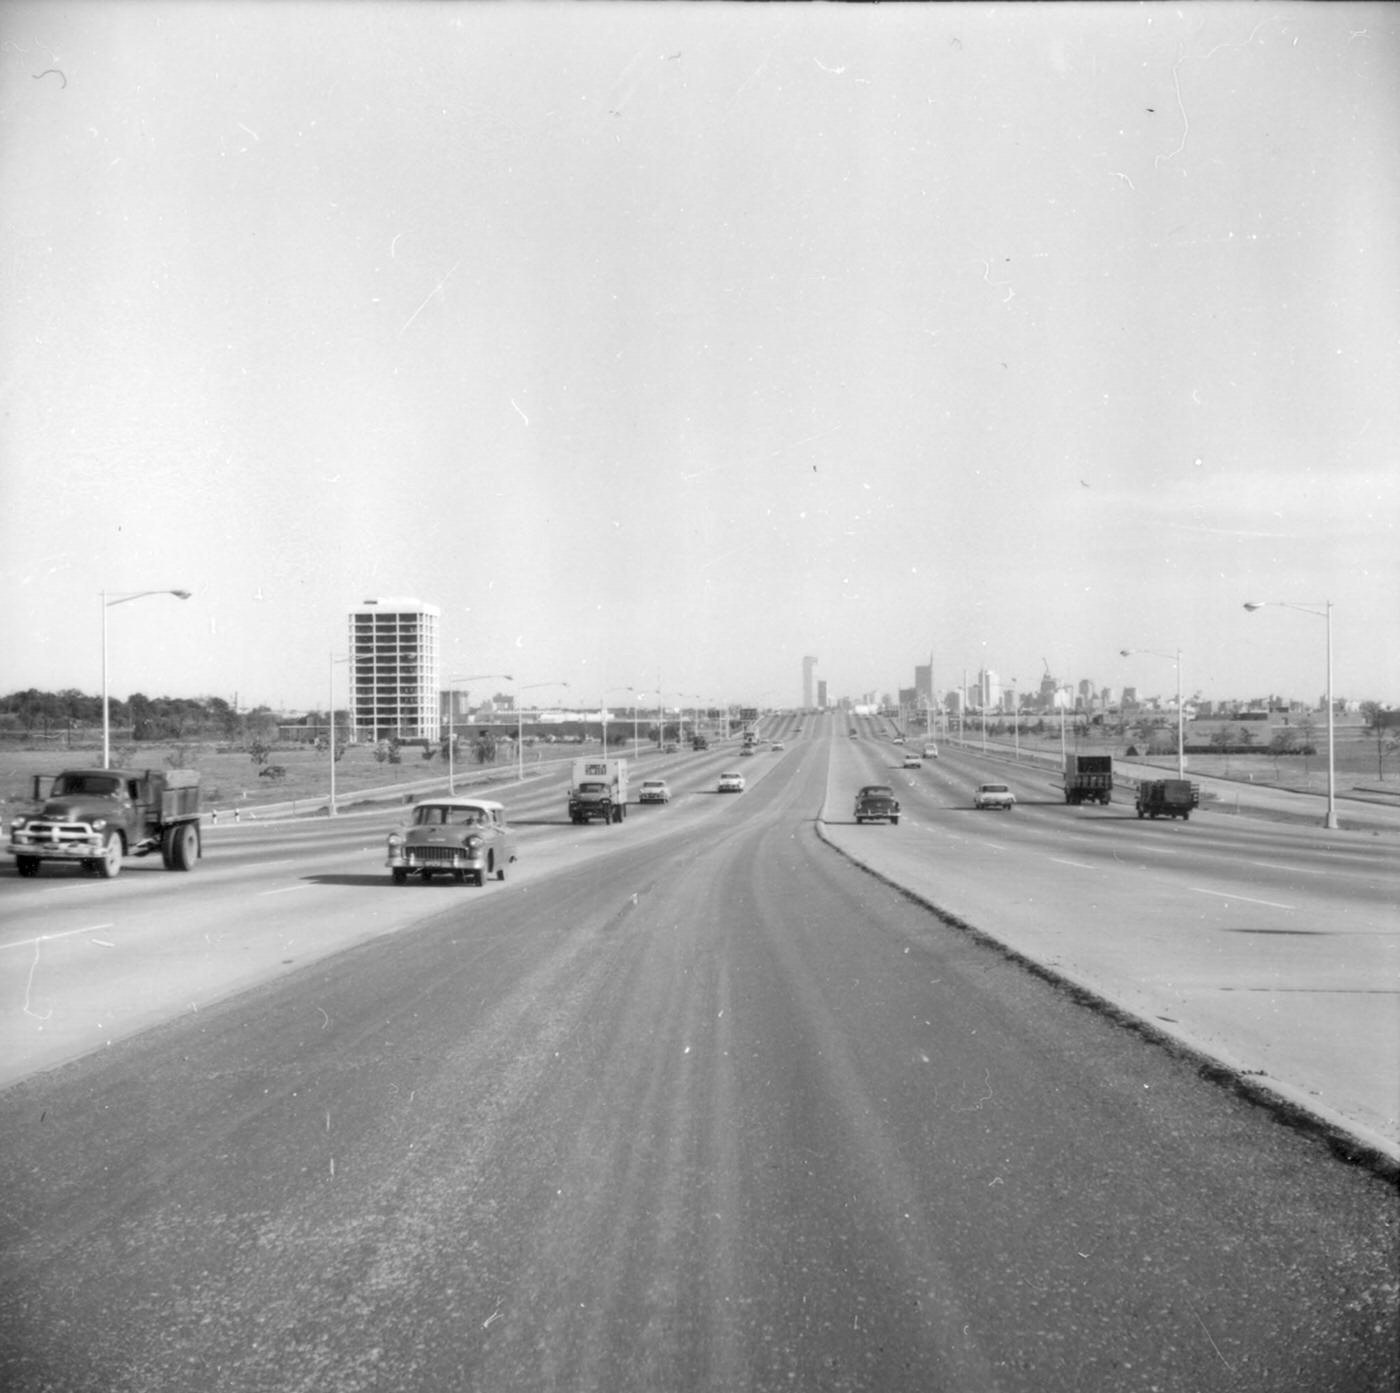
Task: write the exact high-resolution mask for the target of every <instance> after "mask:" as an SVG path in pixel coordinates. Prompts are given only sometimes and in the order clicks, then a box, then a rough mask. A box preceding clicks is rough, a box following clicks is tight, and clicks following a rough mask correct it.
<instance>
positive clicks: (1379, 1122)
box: [825, 741, 1400, 1158]
mask: <svg viewBox="0 0 1400 1393" xmlns="http://www.w3.org/2000/svg"><path fill="white" fill-rule="evenodd" d="M863 743H864V742H861V744H854V743H853V744H852V746H851V747H850V748H847V747H846V746H844V745H843V744H842V743H841V742H840V741H837V742H836V743H835V748H834V751H833V757H832V766H831V779H830V782H829V789H828V802H827V813H826V815H827V818H828V821H827V823H826V824H825V827H826V834H827V836H828V838H829V839H830V840H831V841H832V842H833V843H834V844H835V845H837V846H838V847H840V848H841V849H842V850H843V851H844V852H845V853H847V854H849V855H851V856H853V857H856V858H857V859H858V860H859V861H860V862H861V863H862V864H864V865H866V866H868V867H870V868H871V869H872V870H874V871H876V872H877V873H879V874H881V875H884V876H887V877H889V878H890V879H891V880H892V881H893V882H895V883H896V884H899V885H902V886H905V887H908V888H910V889H912V890H914V891H915V892H916V893H918V894H920V895H921V896H922V897H923V898H924V899H925V900H926V901H927V902H928V903H930V904H932V905H935V906H937V907H938V909H939V910H941V911H943V912H944V913H946V914H948V915H950V916H953V917H954V918H955V919H957V920H960V921H962V922H963V923H966V924H970V925H972V926H974V927H979V928H982V929H983V930H985V931H986V932H987V933H988V934H989V935H991V936H992V937H994V938H996V939H997V940H998V941H1000V942H1003V943H1006V944H1008V945H1009V946H1011V947H1012V948H1014V949H1015V950H1017V951H1019V952H1022V953H1024V954H1025V955H1026V956H1027V957H1029V958H1030V959H1032V960H1034V961H1036V962H1038V963H1042V964H1044V965H1046V966H1047V967H1049V968H1051V969H1052V970H1053V971H1055V972H1056V973H1057V974H1059V975H1061V976H1063V977H1066V978H1067V979H1069V980H1070V981H1073V982H1075V983H1077V984H1079V985H1081V986H1084V987H1087V988H1089V989H1090V990H1091V991H1094V992H1096V993H1097V994H1099V995H1100V996H1103V997H1106V998H1108V999H1109V1000H1110V1001H1112V1002H1114V1003H1116V1004H1117V1005H1119V1006H1122V1007H1124V1008H1126V1009H1127V1010H1129V1011H1131V1012H1132V1013H1133V1014H1135V1015H1136V1016H1138V1017H1139V1018H1141V1019H1144V1020H1146V1021H1148V1022H1149V1023H1151V1024H1152V1025H1153V1026H1154V1027H1155V1028H1157V1029H1158V1030H1159V1031H1160V1032H1161V1033H1163V1034H1165V1035H1168V1036H1172V1037H1174V1038H1176V1039H1178V1040H1181V1041H1183V1042H1184V1043H1186V1044H1188V1045H1189V1046H1191V1047H1192V1048H1194V1049H1198V1050H1203V1051H1204V1052H1206V1053H1207V1054H1209V1055H1210V1056H1211V1057H1212V1058H1214V1059H1216V1060H1219V1061H1222V1062H1224V1063H1225V1064H1226V1065H1227V1066H1229V1067H1230V1068H1232V1069H1233V1070H1234V1071H1235V1072H1236V1073H1238V1074H1239V1075H1241V1076H1244V1077H1247V1078H1248V1079H1250V1080H1251V1081H1252V1083H1251V1086H1252V1087H1256V1088H1258V1089H1261V1090H1267V1091H1268V1092H1269V1093H1270V1094H1272V1095H1274V1096H1277V1097H1280V1098H1282V1099H1284V1100H1285V1101H1286V1102H1287V1103H1288V1104H1290V1105H1296V1106H1301V1107H1303V1108H1305V1109H1306V1110H1307V1111H1308V1112H1309V1113H1310V1114H1313V1115H1315V1116H1317V1117H1320V1118H1321V1119H1322V1120H1323V1122H1324V1123H1325V1124H1326V1125H1329V1126H1334V1127H1337V1128H1338V1129H1340V1130H1341V1131H1343V1132H1345V1133H1347V1134H1349V1135H1351V1136H1356V1137H1360V1138H1361V1139H1362V1140H1363V1142H1365V1143H1366V1144H1367V1145H1370V1146H1373V1147H1376V1148H1378V1149H1379V1150H1381V1151H1382V1152H1384V1153H1385V1154H1387V1155H1389V1156H1390V1157H1392V1158H1397V1157H1400V1117H1397V1111H1400V862H1397V860H1396V858H1395V856H1394V852H1393V846H1392V844H1391V843H1389V842H1387V841H1385V840H1382V839H1378V838H1374V837H1368V836H1363V835H1359V834H1355V833H1344V834H1340V835H1339V834H1336V833H1323V832H1320V831H1318V830H1317V829H1315V828H1312V827H1303V826H1289V825H1285V824H1281V823H1269V822H1255V821H1251V820H1247V819H1237V818H1229V817H1220V816H1212V815H1211V814H1210V813H1209V812H1203V813H1201V814H1198V815H1197V816H1196V817H1193V818H1192V819H1191V821H1190V822H1160V821H1159V822H1151V821H1139V820H1138V818H1137V817H1136V816H1135V815H1134V814H1133V813H1132V812H1131V810H1129V809H1122V808H1120V807H1118V805H1116V804H1114V805H1110V806H1109V807H1108V808H1098V807H1094V808H1088V807H1085V808H1069V807H1066V806H1065V805H1064V804H1063V802H1062V801H1061V802H1054V801H1049V800H1048V796H1047V790H1046V787H1045V784H1044V775H1043V773H1042V772H1039V771H1029V772H1028V773H1023V772H1021V771H1018V770H1016V769H1014V768H1010V769H1008V767H1007V766H1004V765H997V764H992V763H985V764H984V763H982V762H981V761H979V760H977V759H975V758H972V757H969V756H968V755H966V754H963V755H960V756H957V757H955V758H953V759H951V760H942V761H939V762H938V763H937V764H936V765H932V764H931V765H930V766H927V767H926V768H925V769H924V770H920V771H913V770H910V771H904V770H900V769H897V768H894V769H892V768H890V764H891V762H892V758H893V760H894V761H897V759H898V755H897V754H896V755H894V756H893V757H892V756H891V753H890V750H889V749H888V747H884V748H881V747H877V746H869V747H865V748H862V745H863ZM984 771H985V772H984ZM991 771H995V774H994V776H995V777H997V778H1004V779H1006V781H1007V782H1009V783H1010V784H1011V786H1012V787H1013V789H1014V791H1015V792H1016V794H1017V796H1018V798H1021V799H1024V800H1026V801H1023V802H1021V803H1019V804H1018V806H1017V807H1016V809H1015V810H1014V811H1013V812H1010V813H990V812H983V813H978V812H974V811H972V809H971V807H970V800H971V793H970V791H971V789H972V788H973V787H975V785H976V783H977V782H978V781H979V779H981V778H983V777H992V776H993V773H992V772H991ZM874 777H879V778H881V779H883V780H884V781H886V782H891V783H893V785H894V786H895V787H896V789H898V790H899V794H900V797H901V799H902V801H903V803H904V810H905V815H904V816H903V817H902V818H901V822H900V826H899V827H897V828H889V827H884V826H865V827H857V826H855V825H853V823H852V822H851V818H850V812H849V807H850V801H851V796H852V793H853V790H854V788H855V787H856V786H857V785H859V784H860V783H861V782H864V781H867V780H870V779H871V778H874ZM1036 799H1040V800H1042V801H1039V802H1036V801H1034V800H1036Z"/></svg>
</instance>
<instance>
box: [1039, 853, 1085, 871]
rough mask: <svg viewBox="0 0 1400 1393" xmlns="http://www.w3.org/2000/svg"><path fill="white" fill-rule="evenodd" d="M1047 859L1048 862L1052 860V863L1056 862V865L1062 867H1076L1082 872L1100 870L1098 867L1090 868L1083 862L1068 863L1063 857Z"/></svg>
mask: <svg viewBox="0 0 1400 1393" xmlns="http://www.w3.org/2000/svg"><path fill="white" fill-rule="evenodd" d="M1047 859H1048V860H1051V861H1054V862H1055V863H1056V865H1060V866H1075V867H1077V868H1078V869H1079V870H1081V871H1096V870H1098V867H1097V866H1088V865H1085V863H1084V862H1083V861H1066V860H1065V859H1064V858H1063V857H1062V856H1051V857H1048V858H1047Z"/></svg>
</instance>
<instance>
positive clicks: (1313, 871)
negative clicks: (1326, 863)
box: [1249, 861, 1327, 875]
mask: <svg viewBox="0 0 1400 1393" xmlns="http://www.w3.org/2000/svg"><path fill="white" fill-rule="evenodd" d="M1249 864H1250V865H1251V866H1263V867H1264V869H1265V870H1266V871H1297V872H1298V874H1299V875H1326V874H1327V872H1326V871H1324V870H1319V869H1318V868H1317V867H1315V866H1280V865H1279V864H1278V862H1277V861H1251V862H1250V863H1249Z"/></svg>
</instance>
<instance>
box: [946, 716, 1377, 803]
mask: <svg viewBox="0 0 1400 1393" xmlns="http://www.w3.org/2000/svg"><path fill="white" fill-rule="evenodd" d="M1207 738H1208V736H1205V735H1203V734H1202V733H1201V732H1200V731H1199V730H1197V731H1195V732H1194V733H1193V732H1192V731H1189V730H1188V732H1187V736H1186V743H1187V744H1188V745H1190V744H1193V743H1199V742H1201V741H1203V740H1205V739H1207ZM1334 740H1335V746H1336V751H1335V764H1336V780H1337V792H1338V793H1339V794H1343V793H1350V792H1352V791H1353V790H1355V791H1358V792H1359V791H1363V790H1366V791H1369V790H1382V791H1385V792H1389V793H1393V794H1394V795H1395V796H1397V797H1400V755H1394V754H1392V755H1389V756H1387V758H1386V760H1385V765H1384V778H1383V779H1382V778H1381V777H1380V774H1379V773H1378V771H1377V766H1376V741H1375V737H1374V736H1373V735H1371V734H1370V733H1369V732H1368V731H1366V730H1365V729H1364V728H1363V727H1360V726H1355V725H1343V726H1339V727H1338V728H1337V730H1336V732H1335V737H1334ZM966 743H968V744H970V745H972V744H975V736H972V735H969V736H968V737H967V739H966ZM999 743H1001V744H1003V745H1004V744H1005V743H1007V742H1006V738H1005V737H1002V738H1001V740H1000V742H999ZM1133 744H1134V741H1133V740H1132V739H1129V738H1127V737H1118V736H1107V737H1102V738H1098V737H1096V738H1093V739H1090V740H1088V741H1080V743H1079V744H1078V745H1075V744H1074V743H1073V741H1071V743H1070V746H1069V748H1070V749H1071V750H1076V749H1077V750H1078V752H1079V753H1081V754H1109V755H1112V756H1113V757H1114V759H1126V758H1128V748H1129V746H1131V745H1133ZM1260 744H1263V745H1267V744H1268V736H1267V735H1264V736H1263V737H1262V738H1261V740H1260ZM1021 747H1022V749H1028V750H1035V751H1037V752H1039V753H1042V754H1045V755H1050V756H1053V757H1054V759H1055V760H1057V761H1058V759H1059V755H1060V741H1059V736H1058V734H1054V735H1051V734H1049V733H1047V734H1046V735H1043V736H1028V735H1026V734H1024V733H1023V734H1022V736H1021ZM1139 749H1141V746H1140V745H1139ZM1132 759H1133V762H1134V763H1135V764H1151V765H1155V766H1157V767H1158V768H1160V769H1162V770H1163V772H1164V773H1165V774H1168V775H1174V774H1175V773H1176V750H1175V747H1174V746H1173V748H1172V749H1171V750H1170V751H1169V752H1167V753H1165V754H1154V755H1151V756H1148V755H1146V754H1143V753H1138V754H1136V755H1134V756H1132ZM1186 772H1187V774H1188V775H1192V776H1195V777H1196V778H1212V779H1236V780H1238V781H1239V782H1241V783H1251V784H1259V785H1263V786H1268V787H1271V788H1286V789H1290V790H1292V791H1293V792H1295V793H1316V794H1325V793H1326V792H1327V731H1326V728H1325V727H1324V728H1323V729H1322V730H1320V731H1319V732H1318V737H1317V753H1316V754H1315V755H1308V756H1306V757H1305V756H1303V755H1283V756H1280V757H1279V758H1278V759H1275V758H1274V757H1273V756H1272V755H1270V754H1268V753H1267V752H1266V751H1265V750H1262V749H1261V750H1259V751H1258V752H1256V753H1254V754H1247V755H1240V754H1230V755H1220V754H1188V755H1187V756H1186Z"/></svg>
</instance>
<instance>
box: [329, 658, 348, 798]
mask: <svg viewBox="0 0 1400 1393" xmlns="http://www.w3.org/2000/svg"><path fill="white" fill-rule="evenodd" d="M349 661H350V659H349V658H348V657H346V658H337V657H336V656H335V654H334V653H332V654H331V655H330V664H329V668H328V675H327V678H326V702H327V706H326V724H327V725H329V726H330V745H331V796H330V801H329V802H328V803H327V804H326V816H327V817H334V816H335V815H336V813H335V665H336V664H337V663H348V662H349Z"/></svg>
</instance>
